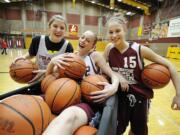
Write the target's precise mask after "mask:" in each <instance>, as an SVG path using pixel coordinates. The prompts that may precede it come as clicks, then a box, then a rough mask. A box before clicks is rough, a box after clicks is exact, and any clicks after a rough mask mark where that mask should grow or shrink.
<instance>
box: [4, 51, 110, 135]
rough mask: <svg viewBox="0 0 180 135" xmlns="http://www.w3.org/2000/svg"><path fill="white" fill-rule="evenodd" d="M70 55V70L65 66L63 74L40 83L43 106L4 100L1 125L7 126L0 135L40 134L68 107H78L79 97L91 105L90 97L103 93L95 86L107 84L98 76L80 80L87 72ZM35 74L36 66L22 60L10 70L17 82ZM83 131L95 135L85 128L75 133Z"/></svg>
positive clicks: (29, 100) (23, 98) (16, 99)
mask: <svg viewBox="0 0 180 135" xmlns="http://www.w3.org/2000/svg"><path fill="white" fill-rule="evenodd" d="M69 55H71V56H72V61H71V62H69V65H70V66H64V68H65V69H63V70H62V69H59V73H60V74H59V76H58V77H57V76H56V75H55V74H53V73H52V74H49V75H47V76H45V78H44V79H43V80H42V82H41V91H42V93H44V94H45V100H44V101H45V102H44V101H43V100H41V99H38V98H36V97H33V96H27V95H18V96H12V97H9V98H7V99H4V100H3V102H2V104H0V105H2V106H3V110H6V111H2V110H1V109H2V107H0V111H1V112H2V113H1V114H2V115H1V116H2V121H4V123H5V122H8V123H9V125H4V127H3V128H2V129H3V130H0V134H4V135H9V133H10V132H15V134H13V135H19V134H27V135H32V134H35V135H36V134H41V133H42V132H43V131H44V129H45V128H46V127H47V125H48V123H50V121H51V120H52V119H53V118H54V117H55V116H56V114H59V113H60V112H61V111H62V110H64V109H65V108H67V107H69V106H71V105H74V104H77V103H80V100H81V95H82V96H83V97H84V98H85V99H86V100H87V101H88V102H92V99H91V98H90V93H91V92H93V91H99V90H102V89H103V86H100V85H98V82H104V81H105V82H107V80H106V79H105V78H104V77H103V76H101V75H90V76H87V77H85V78H83V76H84V74H85V72H86V64H85V62H84V60H83V59H82V58H81V57H80V56H78V55H76V54H73V53H72V54H69ZM34 70H37V66H36V65H35V64H33V63H32V62H30V61H29V60H25V59H22V60H18V61H16V63H14V64H12V65H11V66H10V75H11V77H12V78H13V79H14V80H15V81H17V82H20V83H27V82H28V81H30V80H31V79H32V78H33V77H34V74H33V73H32V71H34ZM27 72H28V73H27ZM6 102H7V103H6ZM34 102H35V103H34ZM35 104H36V105H35ZM4 108H6V109H4ZM26 108H27V109H26ZM51 112H52V113H51ZM36 117H38V118H39V119H36ZM15 121H18V122H15ZM26 124H27V126H26ZM11 126H12V127H11ZM22 127H23V128H22ZM84 129H85V130H92V131H93V132H96V131H95V129H94V128H92V127H89V126H87V127H83V128H80V129H78V130H77V131H76V133H75V135H81V132H83V133H84ZM80 131H81V132H80ZM26 132H27V133H26Z"/></svg>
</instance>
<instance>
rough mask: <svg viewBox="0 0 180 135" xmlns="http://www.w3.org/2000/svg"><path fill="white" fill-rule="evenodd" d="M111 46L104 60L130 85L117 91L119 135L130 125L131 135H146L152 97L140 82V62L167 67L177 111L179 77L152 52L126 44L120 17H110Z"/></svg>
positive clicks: (179, 86)
mask: <svg viewBox="0 0 180 135" xmlns="http://www.w3.org/2000/svg"><path fill="white" fill-rule="evenodd" d="M107 25H108V38H109V40H110V42H111V43H110V44H109V45H108V46H107V47H106V49H105V52H104V56H105V58H106V60H107V61H108V62H109V65H110V67H111V68H112V70H113V71H115V72H117V73H119V74H122V75H123V77H124V79H125V80H127V81H128V84H129V85H126V86H124V89H121V88H119V90H118V96H119V110H118V134H119V135H120V134H123V133H124V132H125V130H126V127H127V126H128V123H129V122H130V125H131V132H130V133H129V134H131V135H133V134H134V135H147V134H148V127H147V113H148V109H147V108H148V100H149V99H150V98H152V97H153V91H152V89H149V88H147V87H146V86H145V85H144V84H143V83H142V80H141V78H140V76H141V71H142V70H143V61H142V60H143V58H146V59H148V60H150V61H152V62H156V63H159V64H162V65H164V66H166V67H168V69H169V71H170V73H171V79H172V81H173V84H174V86H175V89H176V95H175V96H174V98H173V102H172V109H180V83H179V82H180V76H179V75H178V73H177V72H176V69H175V67H174V66H173V65H172V64H171V63H170V62H169V61H168V60H166V59H165V58H163V57H161V56H160V55H158V54H156V53H155V52H153V51H152V50H151V49H149V48H147V47H145V46H141V45H139V44H137V43H130V42H127V41H126V38H125V36H126V31H127V27H126V21H125V19H124V17H122V16H121V15H118V14H117V15H114V16H112V17H111V18H110V19H109V21H108V23H107Z"/></svg>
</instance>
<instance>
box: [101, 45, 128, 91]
mask: <svg viewBox="0 0 180 135" xmlns="http://www.w3.org/2000/svg"><path fill="white" fill-rule="evenodd" d="M112 47H113V45H112V44H111V43H109V44H108V45H107V46H106V48H105V50H104V53H103V57H104V58H105V60H106V61H107V62H108V61H109V58H108V57H109V51H110V49H111V48H112ZM114 73H115V74H116V75H117V76H118V78H119V83H120V85H121V90H122V91H128V90H129V84H128V81H127V80H126V79H125V78H124V77H123V76H122V75H121V74H120V73H117V72H114Z"/></svg>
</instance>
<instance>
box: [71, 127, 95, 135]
mask: <svg viewBox="0 0 180 135" xmlns="http://www.w3.org/2000/svg"><path fill="white" fill-rule="evenodd" d="M96 132H97V129H96V128H94V127H91V126H81V127H80V128H78V129H77V130H76V131H75V133H74V135H94V134H95V133H96Z"/></svg>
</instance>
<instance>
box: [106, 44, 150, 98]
mask: <svg viewBox="0 0 180 135" xmlns="http://www.w3.org/2000/svg"><path fill="white" fill-rule="evenodd" d="M108 59H109V65H110V67H111V68H112V70H113V71H115V72H118V73H120V74H121V75H123V77H124V78H125V79H126V80H127V81H128V82H129V86H130V89H131V90H133V91H135V92H137V93H139V94H141V95H142V96H144V97H146V98H152V97H153V91H152V89H150V88H147V87H146V86H145V85H143V82H142V80H141V72H142V70H143V67H144V66H143V61H142V58H141V55H140V45H139V44H137V43H130V44H129V48H128V49H127V50H125V52H123V53H121V52H119V51H118V50H117V49H116V48H115V47H113V46H112V48H111V49H110V51H109V57H108Z"/></svg>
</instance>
